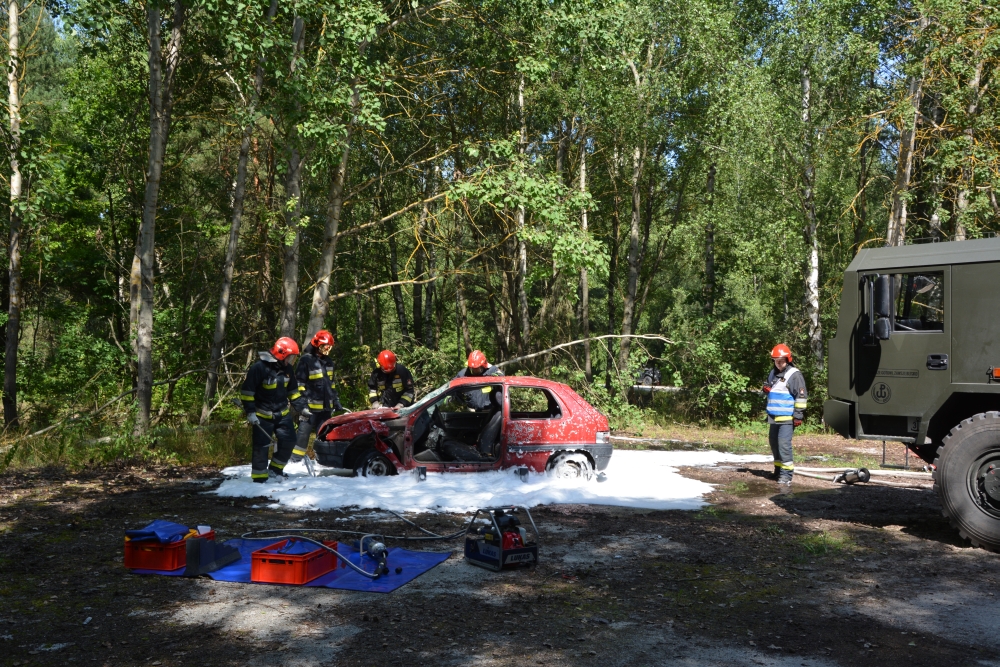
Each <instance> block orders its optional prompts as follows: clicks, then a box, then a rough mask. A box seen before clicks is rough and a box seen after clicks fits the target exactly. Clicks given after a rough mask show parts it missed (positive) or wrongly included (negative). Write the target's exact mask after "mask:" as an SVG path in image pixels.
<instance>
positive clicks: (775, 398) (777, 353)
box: [764, 343, 808, 485]
mask: <svg viewBox="0 0 1000 667" xmlns="http://www.w3.org/2000/svg"><path fill="white" fill-rule="evenodd" d="M771 361H773V362H774V367H773V368H772V369H771V372H770V373H769V374H768V376H767V382H766V383H765V384H764V395H765V396H767V422H768V424H769V425H770V429H769V433H768V441H769V442H770V444H771V453H772V454H773V455H774V476H775V478H776V479H777V480H778V483H779V484H789V485H790V484H791V483H792V475H793V474H794V471H795V464H794V463H793V459H792V435H793V434H794V432H795V427H796V426H799V425H801V424H802V418H803V416H804V413H805V409H806V400H807V398H808V394H807V393H806V381H805V379H803V377H802V373H800V372H799V369H798V368H796V367H795V364H793V363H792V351H791V350H790V349H788V346H787V345H785V344H784V343H781V344H779V345H775V346H774V349H772V350H771Z"/></svg>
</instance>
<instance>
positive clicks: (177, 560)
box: [125, 529, 215, 571]
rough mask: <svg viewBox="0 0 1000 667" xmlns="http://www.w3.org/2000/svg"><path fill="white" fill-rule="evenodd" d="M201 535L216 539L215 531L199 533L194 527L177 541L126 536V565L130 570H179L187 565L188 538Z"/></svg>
mask: <svg viewBox="0 0 1000 667" xmlns="http://www.w3.org/2000/svg"><path fill="white" fill-rule="evenodd" d="M191 537H200V538H203V539H206V540H214V539H215V531H214V530H210V531H208V532H207V533H203V534H200V535H199V534H198V531H197V530H194V529H192V530H191V532H190V533H188V534H187V535H185V536H184V539H182V540H177V541H176V542H165V543H164V542H158V541H156V540H130V539H129V538H127V537H126V538H125V567H127V568H129V569H130V570H167V571H170V570H179V569H180V568H182V567H185V566H186V565H187V540H188V538H191Z"/></svg>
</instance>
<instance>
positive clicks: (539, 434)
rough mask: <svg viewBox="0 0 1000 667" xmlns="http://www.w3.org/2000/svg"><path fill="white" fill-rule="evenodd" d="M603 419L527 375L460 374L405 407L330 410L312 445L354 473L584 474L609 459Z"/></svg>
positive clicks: (562, 388) (323, 460) (328, 462)
mask: <svg viewBox="0 0 1000 667" xmlns="http://www.w3.org/2000/svg"><path fill="white" fill-rule="evenodd" d="M609 436H610V431H609V429H608V419H607V417H605V416H604V415H602V414H601V413H600V412H598V411H597V410H595V409H594V408H593V407H592V406H591V405H590V404H589V403H587V402H586V401H585V400H583V399H582V398H581V397H580V395H579V394H577V393H576V392H575V391H573V390H572V389H570V388H569V387H568V386H567V385H564V384H560V383H558V382H551V381H549V380H542V379H539V378H533V377H515V376H511V377H502V376H501V377H464V378H458V379H455V380H452V381H451V382H448V383H446V384H444V385H442V386H440V387H438V388H437V389H435V390H434V391H432V392H431V393H429V394H427V395H426V396H424V397H423V398H421V399H420V400H419V401H417V402H416V403H414V404H413V405H412V406H410V407H408V408H400V409H398V410H393V409H389V408H379V409H377V410H365V411H364V412H353V413H349V414H344V415H338V416H336V417H332V418H331V419H329V420H327V421H326V422H325V423H324V424H323V425H322V426H321V427H320V429H319V433H318V435H317V438H316V442H315V444H314V445H313V448H314V450H315V451H316V459H317V461H318V462H319V463H320V465H324V466H329V467H333V468H340V469H345V468H346V469H348V470H353V471H354V472H355V473H356V474H358V475H364V476H382V475H395V474H397V473H398V472H400V471H401V470H411V469H413V468H416V467H417V466H424V467H426V468H427V471H428V472H476V471H484V470H501V469H505V468H518V467H526V468H528V469H529V470H533V471H535V472H544V471H547V470H549V471H552V472H553V473H554V474H556V475H558V476H563V477H580V476H586V477H589V476H590V475H591V474H593V472H594V471H599V470H604V469H605V468H606V467H607V466H608V462H609V461H610V460H611V451H612V447H611V440H610V437H609Z"/></svg>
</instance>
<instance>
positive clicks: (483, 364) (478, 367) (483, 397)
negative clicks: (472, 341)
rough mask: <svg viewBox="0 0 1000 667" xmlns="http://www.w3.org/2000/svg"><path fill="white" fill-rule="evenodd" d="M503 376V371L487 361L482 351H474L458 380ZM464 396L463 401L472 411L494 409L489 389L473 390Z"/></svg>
mask: <svg viewBox="0 0 1000 667" xmlns="http://www.w3.org/2000/svg"><path fill="white" fill-rule="evenodd" d="M495 375H503V371H502V370H500V369H499V368H497V367H496V366H493V365H491V364H490V362H488V361H487V360H486V355H485V354H483V353H482V351H481V350H473V351H472V353H471V354H470V355H469V358H468V360H467V361H466V365H465V368H463V369H462V370H460V371H459V372H458V374H457V375H455V377H456V378H464V377H483V376H495ZM461 396H462V401H463V402H464V403H465V404H466V405H467V406H469V408H470V409H472V410H475V411H476V412H483V411H485V410H490V409H492V403H491V402H490V390H489V387H484V388H483V389H482V390H478V389H472V390H469V391H467V392H465V393H464V394H462V395H461Z"/></svg>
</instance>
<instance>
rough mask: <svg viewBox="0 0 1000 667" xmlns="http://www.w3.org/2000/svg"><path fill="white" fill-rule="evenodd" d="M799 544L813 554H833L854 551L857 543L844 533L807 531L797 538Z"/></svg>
mask: <svg viewBox="0 0 1000 667" xmlns="http://www.w3.org/2000/svg"><path fill="white" fill-rule="evenodd" d="M796 541H797V542H798V544H799V546H800V547H801V548H802V549H803V550H804V551H805V552H806V553H808V554H810V555H812V556H833V555H838V554H842V553H846V552H850V551H854V549H855V548H856V547H857V545H856V544H855V543H854V541H853V540H851V538H850V537H849V536H847V535H844V534H843V533H830V532H827V531H825V530H824V531H822V532H819V533H807V534H805V535H800V536H799V537H797V538H796Z"/></svg>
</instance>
